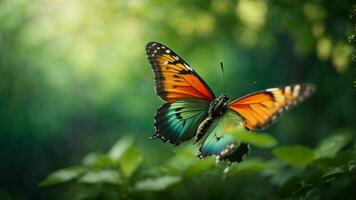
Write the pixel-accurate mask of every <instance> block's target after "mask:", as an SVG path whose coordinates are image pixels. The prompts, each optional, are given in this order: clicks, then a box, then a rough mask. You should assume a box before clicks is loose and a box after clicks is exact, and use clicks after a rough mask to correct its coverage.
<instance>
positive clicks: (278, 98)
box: [228, 84, 315, 130]
mask: <svg viewBox="0 0 356 200" xmlns="http://www.w3.org/2000/svg"><path fill="white" fill-rule="evenodd" d="M314 91H315V86H314V85H312V84H295V85H289V86H285V87H277V88H270V89H267V90H264V91H260V92H256V93H253V94H250V95H247V96H245V97H242V98H240V99H237V100H235V101H233V102H231V103H230V104H229V105H228V107H229V108H230V109H232V110H234V111H236V112H237V113H239V114H240V115H241V116H242V117H243V118H244V119H245V127H246V128H247V129H250V130H258V129H263V128H265V127H267V126H268V125H270V124H271V123H272V122H274V121H275V120H276V119H277V118H278V117H279V115H280V114H281V113H282V112H283V111H285V110H288V109H290V108H291V107H293V106H295V105H297V104H299V103H301V102H302V101H303V100H304V99H305V98H307V97H309V96H310V95H311V94H312V93H313V92H314Z"/></svg>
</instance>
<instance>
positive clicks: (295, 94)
mask: <svg viewBox="0 0 356 200" xmlns="http://www.w3.org/2000/svg"><path fill="white" fill-rule="evenodd" d="M299 90H300V85H296V86H294V88H293V97H297V96H298V94H299Z"/></svg>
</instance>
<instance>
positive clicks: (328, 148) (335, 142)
mask: <svg viewBox="0 0 356 200" xmlns="http://www.w3.org/2000/svg"><path fill="white" fill-rule="evenodd" d="M351 139H352V131H351V130H348V129H343V130H340V131H338V132H337V133H336V134H333V135H330V136H329V137H327V138H325V139H323V140H322V141H321V142H320V143H319V145H318V147H317V148H316V150H315V153H316V157H317V158H328V157H334V156H335V155H336V154H337V153H338V152H339V151H340V150H341V148H342V147H344V146H345V145H346V144H347V143H349V142H350V141H351Z"/></svg>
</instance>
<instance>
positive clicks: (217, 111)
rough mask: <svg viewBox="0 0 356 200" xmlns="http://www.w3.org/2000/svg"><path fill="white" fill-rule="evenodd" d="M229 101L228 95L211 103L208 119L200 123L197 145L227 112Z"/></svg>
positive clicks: (196, 136)
mask: <svg viewBox="0 0 356 200" xmlns="http://www.w3.org/2000/svg"><path fill="white" fill-rule="evenodd" d="M228 101H229V97H228V96H227V95H221V96H220V97H219V98H216V99H214V100H213V101H212V102H211V103H210V105H209V110H208V117H207V118H205V119H204V120H203V121H202V122H201V123H200V125H199V127H198V129H197V132H196V135H195V143H196V142H198V141H199V140H200V139H201V138H202V137H203V136H204V135H205V133H206V132H207V131H208V129H209V127H210V126H211V124H212V123H213V122H214V120H215V119H216V118H217V117H219V116H221V115H222V114H223V113H224V112H225V111H226V109H227V102H228Z"/></svg>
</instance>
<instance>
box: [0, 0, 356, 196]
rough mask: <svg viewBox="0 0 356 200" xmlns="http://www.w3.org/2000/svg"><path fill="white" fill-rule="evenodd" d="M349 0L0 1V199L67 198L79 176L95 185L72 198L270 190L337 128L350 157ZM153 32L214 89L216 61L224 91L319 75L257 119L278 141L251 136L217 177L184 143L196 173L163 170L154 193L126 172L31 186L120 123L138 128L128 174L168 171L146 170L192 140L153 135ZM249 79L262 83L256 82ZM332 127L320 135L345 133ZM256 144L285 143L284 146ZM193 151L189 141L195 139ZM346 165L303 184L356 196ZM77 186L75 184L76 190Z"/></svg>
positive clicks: (77, 161) (117, 130) (116, 131)
mask: <svg viewBox="0 0 356 200" xmlns="http://www.w3.org/2000/svg"><path fill="white" fill-rule="evenodd" d="M351 2H352V1H347V0H331V1H320V0H310V1H289V0H252V1H249V0H233V1H230V0H208V1H206V0H196V1H178V0H172V1H163V0H152V1H149V0H132V1H115V0H93V1H84V0H73V1H64V0H51V1H49V0H48V1H45V0H36V1H25V0H4V1H1V2H0V22H1V23H0V158H1V164H0V198H1V199H56V198H58V199H61V198H63V199H68V198H72V197H68V196H65V195H67V194H68V195H71V194H80V192H77V191H85V190H86V189H88V188H90V189H91V190H94V189H92V188H95V191H96V193H95V195H93V194H89V195H88V194H87V196H85V195H84V197H75V198H77V199H80V198H82V199H85V198H97V199H110V198H112V199H116V198H119V197H122V198H148V199H157V198H161V199H167V198H173V199H181V198H182V199H184V198H185V199H190V198H206V199H218V198H222V199H224V198H226V199H232V198H238V199H239V198H240V199H241V198H243V199H265V198H282V197H277V196H274V195H273V194H275V192H276V191H278V188H281V187H283V186H285V183H286V182H285V181H286V180H287V179H288V178H290V177H293V176H294V175H296V174H300V173H304V172H306V171H308V169H309V167H310V168H313V167H315V165H312V166H309V165H308V166H305V165H306V163H308V164H309V163H310V162H309V161H305V160H307V159H308V158H307V156H306V155H307V154H308V151H309V150H310V149H312V148H314V147H316V146H318V145H319V147H320V141H321V140H322V139H323V138H327V137H330V136H334V135H336V136H337V137H338V136H340V137H341V139H340V140H341V145H339V146H340V149H341V148H342V149H343V150H345V151H348V152H352V153H353V154H352V155H353V156H351V159H349V160H347V159H346V160H347V162H352V163H354V161H355V159H354V158H355V157H354V155H355V154H354V145H355V144H354V143H353V142H352V140H353V137H352V136H353V135H354V132H355V127H356V117H355V111H356V108H355V102H356V101H355V100H356V98H355V94H356V93H355V79H354V78H355V68H354V67H352V63H351V57H352V51H353V50H352V45H351V44H350V43H349V41H348V37H349V36H350V35H351V34H352V31H353V28H354V27H353V23H352V19H350V15H351V12H352V3H351ZM149 41H157V42H161V43H163V44H165V45H167V46H169V47H170V48H172V49H173V50H175V51H176V53H178V54H179V55H180V56H181V57H183V58H184V59H185V60H186V61H187V62H188V63H189V64H190V65H191V66H193V67H194V69H195V70H196V71H197V72H198V73H199V74H200V75H201V77H202V78H203V79H204V80H205V81H206V82H207V83H208V84H209V86H210V87H211V88H212V90H213V91H214V92H215V94H216V95H220V94H221V93H222V92H224V89H223V80H222V74H221V70H220V64H219V63H220V62H221V61H222V62H223V63H224V66H225V74H224V82H225V91H226V93H227V94H228V95H229V96H230V99H234V98H238V97H240V96H242V95H246V94H248V93H250V92H254V91H257V90H261V89H266V88H269V87H275V86H280V85H288V84H292V83H303V82H311V83H314V84H315V85H316V86H317V92H316V93H315V95H314V96H313V97H312V98H310V99H308V100H307V101H306V102H305V103H303V104H302V105H300V106H298V107H297V108H296V109H293V110H292V111H290V112H288V113H286V114H285V115H284V116H283V117H282V118H281V120H279V121H278V122H277V123H276V124H274V125H273V126H271V127H269V128H268V129H267V130H265V132H267V133H268V134H269V135H270V136H273V138H275V140H277V141H278V145H269V144H267V145H266V144H265V143H264V142H266V141H265V140H264V139H265V138H262V140H263V141H262V143H263V144H264V145H259V144H258V142H257V145H256V147H254V146H253V149H252V151H251V153H250V154H251V155H249V156H248V157H247V158H248V159H249V158H250V159H251V160H250V162H248V160H247V161H246V163H247V164H245V165H247V166H245V168H246V169H247V170H251V171H252V172H251V173H247V175H246V174H243V175H240V174H239V173H240V171H241V169H240V168H239V169H235V170H232V174H235V175H236V176H235V175H232V176H231V177H229V178H226V179H222V178H221V172H222V170H223V168H221V167H219V166H217V167H215V165H214V167H213V169H210V167H209V166H210V164H204V163H203V164H201V163H200V161H199V160H198V159H197V158H195V157H194V155H190V154H189V157H191V158H193V159H196V160H197V161H194V162H196V163H200V164H197V166H196V168H197V169H198V170H197V171H199V170H202V171H201V174H199V175H198V174H197V175H195V174H194V172H192V173H193V175H192V176H189V177H190V178H187V179H186V178H184V179H183V180H181V179H180V178H178V179H174V178H173V179H169V177H168V179H167V180H168V181H167V180H163V182H165V181H166V182H165V183H164V184H163V185H165V184H166V183H167V182H170V181H171V182H172V183H175V182H179V183H177V184H174V185H172V186H170V187H168V186H167V189H166V188H161V189H158V190H160V191H158V192H155V191H153V190H155V189H151V190H152V191H151V190H150V189H147V188H146V189H143V190H140V188H141V189H142V188H145V185H144V184H143V186H142V185H141V186H137V185H136V186H137V187H133V188H136V189H137V188H138V190H140V192H135V190H134V189H130V188H131V186H130V181H127V182H125V184H123V185H122V184H121V183H120V184H117V185H119V187H117V186H115V184H116V182H115V181H114V182H115V183H113V182H110V181H109V182H110V183H109V184H108V183H105V181H104V183H101V182H100V181H99V182H100V183H96V182H95V181H94V183H93V182H91V183H88V181H87V182H86V183H84V184H83V183H80V181H79V182H76V181H73V180H72V181H71V182H69V183H66V184H60V185H58V186H50V187H39V186H38V184H39V183H40V182H41V181H42V180H44V179H45V178H46V176H47V175H48V174H49V173H50V172H52V171H55V170H58V169H61V168H66V167H68V166H78V165H81V163H82V161H81V159H82V158H83V157H84V156H85V155H87V153H88V152H96V153H99V154H100V153H102V154H104V153H105V152H107V151H109V149H110V148H111V146H112V145H114V144H115V142H116V141H117V140H119V139H120V138H122V137H123V136H131V139H133V140H134V141H135V142H134V143H133V147H134V148H131V149H134V150H133V152H134V153H133V155H138V154H140V156H138V159H137V160H138V161H137V163H140V166H137V168H139V169H138V170H139V171H138V172H137V173H138V174H137V175H135V176H134V177H135V178H133V180H135V179H137V180H139V179H140V177H160V176H163V175H164V176H166V175H172V173H170V172H167V171H164V170H163V171H164V172H162V171H161V172H160V173H151V172H150V173H148V172H147V173H146V172H145V170H147V169H151V168H153V169H155V168H162V167H164V165H165V164H163V163H166V161H167V160H169V159H170V158H172V157H173V158H176V157H175V156H177V152H176V150H177V149H178V151H183V152H184V151H185V148H187V149H191V146H192V144H191V143H188V144H186V145H183V146H184V147H179V148H174V147H173V146H170V145H168V144H164V143H162V142H160V141H159V140H149V139H148V138H149V136H151V135H153V134H154V127H153V116H154V113H155V111H156V109H157V108H158V107H159V106H160V105H161V104H162V102H161V101H160V100H159V99H158V97H157V96H156V94H155V93H154V89H153V86H154V82H153V75H152V72H151V67H150V65H149V63H148V61H147V58H146V53H145V45H146V43H147V42H149ZM253 82H257V84H256V85H251V83H253ZM350 135H351V137H350ZM265 137H268V136H265ZM337 137H334V138H333V137H331V139H330V140H328V141H326V143H328V144H334V143H335V141H336V144H340V143H337V141H338V138H337ZM340 137H339V138H340ZM343 137H344V138H343ZM273 138H272V139H273ZM345 138H346V139H345ZM350 138H351V139H350ZM131 139H129V140H131ZM269 139H271V138H269ZM124 143H125V140H124ZM129 143H130V142H127V141H126V144H129ZM267 143H268V141H267ZM272 143H275V142H272ZM287 145H302V147H303V148H304V147H305V148H307V147H309V148H310V149H309V148H308V149H307V150H305V149H303V150H302V151H299V150H300V149H298V148H299V147H301V146H297V151H298V153H300V152H302V155H301V159H299V161H298V159H297V161H293V160H292V161H290V162H288V158H286V160H285V159H283V155H282V156H278V155H280V154H283V152H289V150H290V149H288V147H290V146H287ZM261 146H262V147H264V146H268V147H272V146H273V148H278V147H282V146H287V147H285V148H287V149H285V148H284V149H283V148H280V149H278V150H275V149H273V148H260V147H261ZM291 147H296V146H291ZM302 147H301V148H302ZM320 148H321V147H320ZM327 148H328V147H327ZM332 148H334V147H332ZM304 150H305V151H307V153H305V152H304V153H303V151H304ZM329 150H330V148H329ZM135 151H137V152H139V153H137V152H135ZM191 151H192V152H195V153H196V149H193V150H191ZM310 151H311V150H310ZM330 151H335V153H334V154H333V153H332V152H331V153H330V152H329V151H327V152H326V153H325V154H327V155H332V156H334V155H336V154H337V153H338V152H339V149H338V147H336V150H335V149H333V150H330ZM278 152H279V153H278ZM131 153H132V152H131ZM180 153H181V152H180ZM178 154H179V153H178ZM181 154H184V153H181ZM316 154H317V153H316ZM134 157H135V156H133V157H130V156H129V158H134ZM275 157H277V158H280V159H281V160H282V161H285V162H286V163H287V164H285V163H284V164H281V165H283V166H285V167H284V168H281V169H280V168H278V169H279V170H276V171H275V172H274V173H273V175H271V174H268V170H267V171H264V169H265V168H269V166H271V165H273V166H275V165H274V164H273V163H274V162H277V161H276V159H275ZM296 157H298V155H296ZM336 157H338V156H336ZM141 158H142V159H141ZM187 159H188V158H187ZM256 159H257V160H256ZM129 160H130V159H129ZM178 160H179V159H178ZM183 160H184V159H183ZM300 160H302V161H300ZM130 161H132V160H130ZM130 161H128V162H130ZM121 162H122V163H126V162H124V161H121ZM202 162H204V161H202ZM206 162H208V161H206ZM256 162H257V164H256ZM295 162H297V164H296V165H297V166H294V164H295ZM345 162H346V161H345ZM104 163H105V162H104ZM271 163H272V164H271ZM281 163H283V162H281ZM288 163H289V164H291V166H289V165H288ZM313 163H314V164H315V163H316V162H313ZM248 164H252V167H251V166H249V165H248ZM254 164H255V165H254ZM343 164H345V163H343ZM82 165H86V164H85V162H84V164H82ZM175 165H176V166H177V167H178V168H182V169H183V168H184V166H185V164H184V161H182V162H179V161H177V162H176V163H175ZM180 165H181V167H179V166H180ZM222 165H223V164H222ZM298 165H302V166H303V167H300V166H298ZM108 166H111V165H108ZM207 166H208V167H207ZM242 166H244V165H242ZM266 166H267V167H266ZM335 166H336V165H335ZM335 166H334V167H335ZM204 167H205V168H206V170H204V169H205V168H204ZM256 167H257V170H256ZM258 167H262V168H263V170H262V169H261V170H262V171H261V170H260V168H258ZM353 167H354V165H353ZM99 168H100V167H99ZM104 168H105V167H104ZM113 168H114V169H115V167H113ZM124 168H125V167H124ZM129 168H130V167H129ZM133 168H134V169H133V171H136V170H137V169H136V167H133ZM193 168H194V167H193ZM207 168H209V169H207ZM272 168H273V167H272ZM318 169H319V168H318ZM328 169H329V168H328ZM96 170H97V169H96ZM122 170H123V169H122V167H121V171H122ZM239 170H240V171H239ZM123 171H125V170H123ZM129 171H130V170H129ZM140 171H143V172H140ZM193 171H194V170H193ZM322 171H323V173H324V172H325V169H323V170H322ZM346 171H347V170H346ZM349 171H350V170H349ZM352 171H353V172H355V169H354V168H352V169H351V172H352ZM185 173H188V172H185ZM189 173H190V172H189ZM129 174H130V173H129ZM147 174H149V175H147ZM256 174H257V175H256ZM261 174H262V175H261ZM266 174H267V175H266ZM351 174H352V173H351ZM353 174H355V173H353ZM174 175H175V176H176V177H177V176H178V175H177V174H174ZM94 177H96V176H94ZM178 177H180V175H179V176H178ZM350 177H351V175H349V174H348V175H345V176H342V177H341V178H338V179H337V181H336V182H333V183H332V184H329V185H328V184H326V185H325V184H322V185H321V186H320V187H317V188H316V189H314V190H312V192H310V191H309V193H306V194H307V195H312V194H315V196H317V197H318V196H320V195H322V194H324V195H325V196H324V197H328V198H332V197H334V196H335V195H341V196H343V198H346V199H347V198H350V199H351V198H352V195H355V193H354V190H352V188H351V185H352V182H351V179H352V177H351V178H350ZM94 179H95V178H94ZM130 180H131V179H130ZM288 180H290V179H288ZM298 180H299V179H298ZM333 180H334V179H333ZM353 180H355V176H354V175H353ZM89 182H90V181H89ZM133 182H134V181H133ZM292 182H293V181H292ZM155 184H156V183H153V185H155ZM113 185H114V186H113ZM132 185H135V184H134V183H132ZM148 185H150V184H148ZM151 185H152V184H151ZM167 185H169V184H167ZM73 188H79V189H78V190H75V191H74V192H73V191H72V189H73ZM117 188H120V189H117ZM107 190H110V192H108V191H107ZM147 190H148V191H147ZM122 191H125V192H122ZM142 191H144V192H142ZM326 191H327V192H326ZM318 192H319V193H318ZM310 193H312V194H310ZM63 194H65V195H64V197H63ZM109 194H110V195H111V194H115V195H116V196H115V195H113V196H110V195H109ZM289 194H290V193H289ZM303 195H304V194H303ZM338 197H340V196H338ZM73 198H74V197H73Z"/></svg>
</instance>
